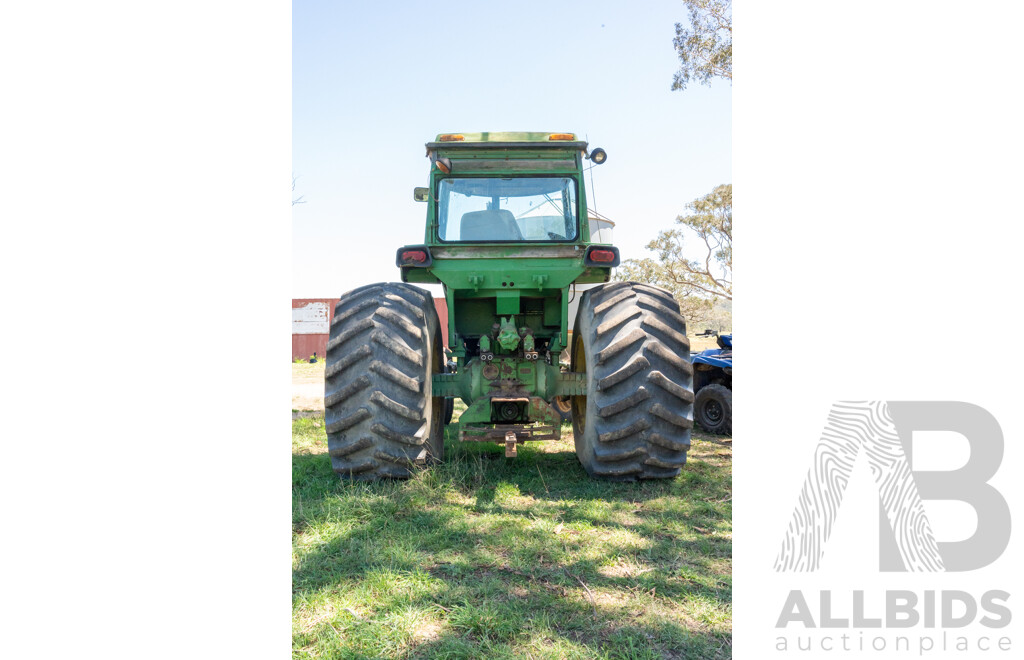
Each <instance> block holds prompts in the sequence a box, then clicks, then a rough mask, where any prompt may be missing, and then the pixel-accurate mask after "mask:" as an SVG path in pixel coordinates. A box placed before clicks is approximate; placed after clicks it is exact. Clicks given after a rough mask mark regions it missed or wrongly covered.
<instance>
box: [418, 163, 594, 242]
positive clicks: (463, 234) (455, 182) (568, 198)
mask: <svg viewBox="0 0 1024 660" xmlns="http://www.w3.org/2000/svg"><path fill="white" fill-rule="evenodd" d="M437 222H438V237H439V238H440V239H441V240H442V241H458V242H487V243H491V242H499V243H500V242H508V241H529V242H557V241H574V240H576V237H577V222H576V182H575V180H573V179H572V177H517V178H511V179H501V178H497V177H488V178H476V179H473V178H449V179H442V180H441V183H440V185H439V186H438V194H437Z"/></svg>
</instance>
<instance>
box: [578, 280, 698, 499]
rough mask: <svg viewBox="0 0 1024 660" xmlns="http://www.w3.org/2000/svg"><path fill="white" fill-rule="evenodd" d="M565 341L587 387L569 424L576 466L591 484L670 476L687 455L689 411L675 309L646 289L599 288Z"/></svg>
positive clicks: (685, 357)
mask: <svg viewBox="0 0 1024 660" xmlns="http://www.w3.org/2000/svg"><path fill="white" fill-rule="evenodd" d="M573 336H574V341H580V342H582V343H583V346H582V349H583V351H582V352H583V354H584V357H585V360H586V367H585V368H584V369H582V370H584V371H586V372H587V379H588V383H589V386H590V387H589V390H590V391H589V394H588V395H587V398H586V411H587V415H586V419H585V420H584V423H583V424H579V423H578V422H574V431H575V432H574V436H575V437H576V450H577V456H578V457H579V459H580V462H581V463H582V464H583V467H584V468H585V469H586V470H587V472H588V473H590V474H591V475H592V476H594V477H599V478H610V479H624V480H635V479H662V478H672V477H675V476H677V475H678V474H679V471H680V469H681V468H682V467H683V465H685V463H686V454H687V452H688V451H689V448H690V434H691V429H692V427H693V405H694V396H693V367H692V366H691V364H690V356H689V353H690V342H689V340H688V339H687V337H686V322H685V320H684V319H683V317H682V315H681V314H680V312H679V305H678V303H676V301H675V300H674V299H673V298H672V295H671V294H670V293H668V292H667V291H664V290H663V289H659V288H657V287H653V286H651V285H647V284H638V283H635V282H614V283H610V284H605V285H601V286H598V287H595V288H593V289H591V290H589V291H587V292H586V293H584V295H583V297H582V299H581V300H580V308H579V312H578V313H577V318H576V328H575V330H574V332H573ZM573 354H574V359H577V358H576V357H575V355H576V353H575V350H574V351H573ZM572 368H573V369H574V370H577V367H576V366H575V365H574V366H573V367H572Z"/></svg>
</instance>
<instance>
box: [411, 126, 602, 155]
mask: <svg viewBox="0 0 1024 660" xmlns="http://www.w3.org/2000/svg"><path fill="white" fill-rule="evenodd" d="M474 147H475V148H481V147H484V148H491V149H494V148H505V149H509V148H522V147H529V148H531V149H536V148H538V147H540V148H544V147H551V148H556V149H573V150H583V151H586V149H587V143H586V142H585V141H583V140H577V139H576V134H575V133H550V132H544V133H540V132H524V131H518V132H516V131H490V132H483V133H440V134H438V136H437V137H436V138H435V139H434V141H433V142H428V143H427V151H428V152H429V151H430V150H431V149H460V148H474Z"/></svg>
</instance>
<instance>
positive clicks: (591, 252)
mask: <svg viewBox="0 0 1024 660" xmlns="http://www.w3.org/2000/svg"><path fill="white" fill-rule="evenodd" d="M583 265H584V266H603V267H605V268H614V267H615V266H618V265H619V248H616V247H604V246H596V245H592V246H590V247H589V248H587V254H586V256H585V257H584V258H583Z"/></svg>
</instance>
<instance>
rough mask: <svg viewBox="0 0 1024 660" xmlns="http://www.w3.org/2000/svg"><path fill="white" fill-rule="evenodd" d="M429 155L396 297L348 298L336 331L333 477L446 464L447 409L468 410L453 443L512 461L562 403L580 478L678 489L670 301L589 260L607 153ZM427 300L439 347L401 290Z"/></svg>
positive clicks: (420, 311) (527, 137) (491, 146)
mask: <svg viewBox="0 0 1024 660" xmlns="http://www.w3.org/2000/svg"><path fill="white" fill-rule="evenodd" d="M426 147H427V157H428V158H429V159H430V185H429V187H426V188H417V189H416V190H415V191H414V197H415V199H416V200H417V201H421V202H426V203H427V223H426V233H425V236H424V242H423V243H422V244H420V245H408V246H405V247H402V248H399V250H398V253H397V256H396V264H397V266H398V268H399V269H400V271H401V278H402V282H401V283H382V284H370V285H367V286H363V287H360V288H358V289H354V290H352V291H349V292H348V293H346V294H345V295H343V296H342V297H341V299H340V300H339V301H338V304H337V306H336V308H335V311H334V318H333V320H332V321H331V331H330V339H329V342H328V345H327V365H326V382H325V396H324V404H325V407H326V420H325V421H326V426H327V438H328V440H327V442H328V448H329V452H330V457H331V463H332V465H333V467H334V471H335V472H337V473H338V474H339V475H341V476H342V477H346V478H351V479H370V480H372V479H380V478H388V477H391V478H405V477H409V476H410V475H411V474H412V473H413V472H414V471H415V470H416V469H418V467H419V466H423V465H428V464H431V463H434V462H438V461H441V460H442V459H443V457H444V427H445V424H446V421H447V420H446V417H447V419H450V416H451V408H450V405H451V402H452V401H453V399H454V398H456V397H457V398H460V399H462V400H463V401H464V402H465V403H466V405H467V406H468V408H467V409H466V410H465V411H464V412H463V413H462V415H461V416H460V418H459V440H460V441H465V442H495V443H499V444H504V446H505V455H506V456H508V457H514V456H516V452H517V446H518V445H519V444H521V443H523V442H525V441H527V440H554V439H558V438H560V437H561V422H562V415H560V414H559V408H558V406H557V405H555V404H558V403H562V404H563V405H564V404H566V403H567V405H568V407H570V408H571V410H572V420H573V438H574V440H575V443H576V455H577V456H578V458H579V461H580V463H581V464H582V465H583V468H584V469H585V470H586V471H587V472H588V473H589V474H590V475H591V476H593V477H599V478H608V479H618V480H632V479H654V478H669V477H674V476H676V475H677V474H678V473H679V470H680V468H681V467H682V466H683V465H684V464H685V462H686V452H687V450H688V449H689V447H690V429H691V427H692V426H693V399H694V397H693V368H692V366H691V365H690V359H689V342H688V341H687V338H686V326H685V321H684V320H683V317H682V316H681V315H680V313H679V305H678V304H677V303H676V302H675V300H674V299H673V298H672V296H671V295H670V294H669V293H667V292H666V291H664V290H662V289H659V288H657V287H653V286H650V285H648V284H640V283H636V282H610V281H609V280H610V275H611V269H612V268H614V267H615V266H617V265H618V264H619V252H618V249H617V248H615V247H613V246H611V245H608V244H602V243H594V242H591V235H590V234H591V231H590V225H589V223H588V214H587V203H586V192H585V190H584V186H583V172H584V165H585V164H586V161H590V163H593V164H600V163H602V162H604V160H605V159H606V158H607V156H606V154H605V152H604V150H602V149H594V150H593V151H591V152H588V151H587V143H586V142H584V141H581V140H578V139H577V138H576V136H575V135H574V134H571V133H462V134H443V135H439V136H437V138H436V140H435V141H434V142H430V143H428V144H427V145H426ZM437 283H440V284H442V285H443V289H444V296H445V301H446V302H447V306H448V328H447V331H448V335H447V336H448V346H447V347H445V346H443V340H442V332H441V328H440V323H439V321H438V315H437V311H436V309H435V307H434V301H433V297H432V296H431V294H430V293H429V292H428V291H425V290H424V289H421V288H419V287H417V286H414V285H413V284H437ZM585 284H589V285H591V286H590V287H588V288H586V290H581V289H578V285H585ZM577 296H578V297H579V298H578V311H577V313H576V318H575V319H574V321H575V322H574V325H573V326H572V333H571V335H570V332H569V330H570V321H571V320H570V319H569V303H570V301H571V300H572V299H573V298H574V297H577ZM565 348H568V352H569V356H570V360H569V367H568V370H565V368H564V367H561V366H560V364H559V355H560V354H561V353H562V351H563V349H565ZM446 351H447V352H448V353H450V356H451V358H450V359H449V357H448V356H446Z"/></svg>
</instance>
